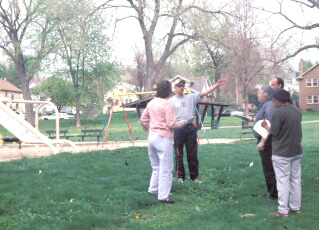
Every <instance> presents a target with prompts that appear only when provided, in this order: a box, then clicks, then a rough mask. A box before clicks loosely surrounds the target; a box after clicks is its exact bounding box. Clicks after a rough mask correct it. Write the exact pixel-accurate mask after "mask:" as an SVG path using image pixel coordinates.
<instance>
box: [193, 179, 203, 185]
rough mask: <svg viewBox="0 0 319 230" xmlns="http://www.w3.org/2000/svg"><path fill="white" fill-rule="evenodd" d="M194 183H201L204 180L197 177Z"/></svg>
mask: <svg viewBox="0 0 319 230" xmlns="http://www.w3.org/2000/svg"><path fill="white" fill-rule="evenodd" d="M194 183H197V184H201V183H202V181H201V180H200V179H197V178H196V179H195V180H194Z"/></svg>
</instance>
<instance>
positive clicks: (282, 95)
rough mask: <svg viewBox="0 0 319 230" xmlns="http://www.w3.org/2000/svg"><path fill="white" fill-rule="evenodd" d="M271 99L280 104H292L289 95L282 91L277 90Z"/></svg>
mask: <svg viewBox="0 0 319 230" xmlns="http://www.w3.org/2000/svg"><path fill="white" fill-rule="evenodd" d="M273 98H274V99H277V100H278V101H280V102H281V103H285V102H289V103H290V104H291V103H292V100H291V97H290V93H289V92H288V91H286V90H284V89H277V90H275V92H274V94H273Z"/></svg>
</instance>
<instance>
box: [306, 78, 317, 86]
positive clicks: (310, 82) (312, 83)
mask: <svg viewBox="0 0 319 230" xmlns="http://www.w3.org/2000/svg"><path fill="white" fill-rule="evenodd" d="M306 84H307V87H318V78H312V79H307V82H306Z"/></svg>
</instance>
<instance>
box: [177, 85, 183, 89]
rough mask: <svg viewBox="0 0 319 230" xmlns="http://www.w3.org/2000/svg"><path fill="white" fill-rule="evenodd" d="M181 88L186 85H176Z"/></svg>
mask: <svg viewBox="0 0 319 230" xmlns="http://www.w3.org/2000/svg"><path fill="white" fill-rule="evenodd" d="M176 86H177V87H179V88H185V85H176Z"/></svg>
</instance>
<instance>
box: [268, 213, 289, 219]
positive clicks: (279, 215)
mask: <svg viewBox="0 0 319 230" xmlns="http://www.w3.org/2000/svg"><path fill="white" fill-rule="evenodd" d="M268 214H269V215H275V216H278V217H284V218H286V217H288V214H284V213H281V212H270V213H268Z"/></svg>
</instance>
